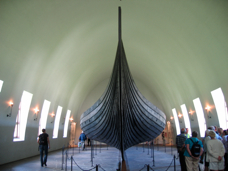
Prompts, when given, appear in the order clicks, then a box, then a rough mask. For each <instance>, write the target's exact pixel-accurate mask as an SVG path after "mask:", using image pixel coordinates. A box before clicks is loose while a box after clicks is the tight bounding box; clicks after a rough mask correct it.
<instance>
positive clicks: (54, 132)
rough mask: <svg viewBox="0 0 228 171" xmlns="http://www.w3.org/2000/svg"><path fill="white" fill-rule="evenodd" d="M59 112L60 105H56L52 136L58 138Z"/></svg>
mask: <svg viewBox="0 0 228 171" xmlns="http://www.w3.org/2000/svg"><path fill="white" fill-rule="evenodd" d="M61 113H62V107H61V106H58V108H57V112H56V117H55V123H54V130H53V138H58V131H59V121H60V117H61Z"/></svg>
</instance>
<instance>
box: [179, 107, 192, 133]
mask: <svg viewBox="0 0 228 171" xmlns="http://www.w3.org/2000/svg"><path fill="white" fill-rule="evenodd" d="M181 111H182V113H183V116H184V124H185V128H188V134H189V135H192V129H191V125H190V121H189V117H188V111H187V108H186V105H185V104H182V105H181Z"/></svg>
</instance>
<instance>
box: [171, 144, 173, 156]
mask: <svg viewBox="0 0 228 171" xmlns="http://www.w3.org/2000/svg"><path fill="white" fill-rule="evenodd" d="M171 155H173V150H172V141H171Z"/></svg>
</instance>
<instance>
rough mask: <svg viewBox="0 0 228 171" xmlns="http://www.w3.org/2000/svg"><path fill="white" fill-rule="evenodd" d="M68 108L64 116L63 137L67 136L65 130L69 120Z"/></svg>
mask: <svg viewBox="0 0 228 171" xmlns="http://www.w3.org/2000/svg"><path fill="white" fill-rule="evenodd" d="M70 113H71V111H70V110H67V114H66V118H65V123H64V132H63V138H66V137H67V130H68V125H69V120H70Z"/></svg>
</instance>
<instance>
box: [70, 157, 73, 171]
mask: <svg viewBox="0 0 228 171" xmlns="http://www.w3.org/2000/svg"><path fill="white" fill-rule="evenodd" d="M70 159H71V166H70V169H71V171H72V170H73V157H72V156H71V157H70Z"/></svg>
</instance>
